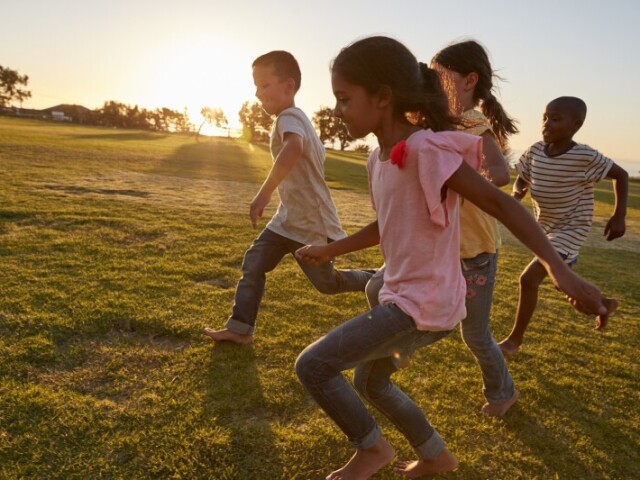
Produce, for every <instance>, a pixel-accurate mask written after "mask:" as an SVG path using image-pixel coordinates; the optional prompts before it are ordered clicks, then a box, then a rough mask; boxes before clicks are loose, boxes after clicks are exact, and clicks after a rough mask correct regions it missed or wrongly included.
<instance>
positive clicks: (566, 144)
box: [547, 138, 576, 155]
mask: <svg viewBox="0 0 640 480" xmlns="http://www.w3.org/2000/svg"><path fill="white" fill-rule="evenodd" d="M575 144H576V142H574V141H573V138H570V139H568V140H562V141H560V142H553V143H549V144H547V153H548V154H549V155H560V154H562V153H565V152H567V151H569V150H570V149H571V148H572V147H573V146H574V145H575Z"/></svg>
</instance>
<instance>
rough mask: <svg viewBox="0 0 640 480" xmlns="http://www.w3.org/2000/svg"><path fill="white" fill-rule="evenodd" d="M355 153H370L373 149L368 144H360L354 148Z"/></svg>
mask: <svg viewBox="0 0 640 480" xmlns="http://www.w3.org/2000/svg"><path fill="white" fill-rule="evenodd" d="M353 151H354V152H358V153H370V152H371V147H370V146H369V145H367V144H366V143H358V144H357V145H356V146H355V147H353Z"/></svg>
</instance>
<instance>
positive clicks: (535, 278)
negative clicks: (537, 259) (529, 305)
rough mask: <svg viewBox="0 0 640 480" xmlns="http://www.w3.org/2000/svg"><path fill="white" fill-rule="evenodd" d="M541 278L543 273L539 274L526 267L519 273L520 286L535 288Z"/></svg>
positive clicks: (540, 281)
mask: <svg viewBox="0 0 640 480" xmlns="http://www.w3.org/2000/svg"><path fill="white" fill-rule="evenodd" d="M543 279H544V275H540V274H539V273H538V272H535V271H532V270H529V269H527V270H525V271H524V272H522V275H520V288H522V289H537V288H538V287H539V286H540V283H542V280H543Z"/></svg>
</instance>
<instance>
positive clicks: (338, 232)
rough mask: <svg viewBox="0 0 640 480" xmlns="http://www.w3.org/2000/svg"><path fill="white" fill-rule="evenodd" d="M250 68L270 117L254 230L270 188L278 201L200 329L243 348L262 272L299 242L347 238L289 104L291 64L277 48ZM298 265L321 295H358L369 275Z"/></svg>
mask: <svg viewBox="0 0 640 480" xmlns="http://www.w3.org/2000/svg"><path fill="white" fill-rule="evenodd" d="M252 67H253V81H254V84H255V86H256V97H258V100H260V102H261V104H262V108H263V109H264V110H265V111H266V112H267V113H268V114H269V115H275V116H276V120H275V122H274V125H273V128H272V131H271V142H270V148H271V155H272V158H273V167H272V168H271V171H270V172H269V175H268V176H267V178H266V180H265V181H264V183H263V184H262V187H261V188H260V190H259V191H258V193H257V195H256V196H255V197H254V199H253V200H252V201H251V205H250V208H249V216H250V218H251V224H252V225H253V228H254V229H255V228H257V226H258V218H259V217H261V216H262V213H263V211H264V208H265V207H266V206H267V205H268V204H269V202H270V201H271V195H272V194H273V192H274V191H275V190H276V188H277V189H278V194H279V196H280V204H279V205H278V210H277V211H276V213H275V215H274V216H273V217H272V218H271V221H270V222H269V223H268V224H267V226H266V228H265V229H264V230H263V231H262V233H261V234H260V235H259V236H258V237H257V238H256V239H255V240H254V241H253V244H252V245H251V247H250V248H249V249H248V250H247V252H246V253H245V256H244V260H243V262H242V278H241V279H240V281H239V282H238V285H237V287H236V294H235V303H234V305H233V310H232V314H231V316H230V317H229V319H228V320H227V322H226V324H225V328H223V329H222V330H214V329H212V328H205V330H204V334H205V335H207V336H209V337H210V338H212V339H213V340H215V341H230V342H234V343H238V344H243V345H249V344H251V343H252V342H253V333H254V329H255V324H256V317H257V315H258V308H259V306H260V302H261V300H262V295H263V293H264V288H265V283H266V273H268V272H270V271H272V270H273V269H274V268H275V267H276V266H277V265H278V263H280V261H281V260H282V258H283V257H284V256H285V255H287V254H293V253H294V252H295V251H296V250H297V249H298V248H300V247H302V246H303V245H306V244H309V243H312V244H320V245H322V244H326V243H327V242H329V241H333V240H337V239H340V238H343V237H345V235H346V234H345V232H344V231H343V230H342V226H341V225H340V221H339V220H338V213H337V211H336V207H335V205H334V203H333V199H332V198H331V194H330V193H329V188H328V187H327V184H326V183H325V180H324V160H325V149H324V146H323V145H322V142H321V141H320V139H319V138H318V134H317V133H316V131H315V129H314V128H313V125H312V124H311V122H310V121H309V118H308V117H307V116H306V115H305V113H304V112H303V111H302V110H300V109H299V108H297V107H296V105H295V95H296V93H297V92H298V89H299V88H300V81H301V74H300V68H299V66H298V62H297V61H296V59H295V58H294V56H293V55H291V54H290V53H289V52H285V51H280V50H276V51H272V52H269V53H266V54H264V55H262V56H260V57H258V58H257V59H256V60H255V61H254V62H253V65H252ZM298 264H299V265H300V268H302V271H303V272H304V273H305V275H306V276H307V278H308V279H309V280H310V281H311V283H312V284H313V286H314V287H316V288H317V289H318V291H320V292H322V293H327V294H335V293H340V292H351V291H364V288H365V285H366V284H367V281H368V280H369V278H370V277H371V275H372V273H373V272H372V271H364V270H363V271H360V270H336V269H335V268H334V267H333V262H329V263H326V264H323V265H316V266H312V265H307V264H304V263H302V262H300V261H298Z"/></svg>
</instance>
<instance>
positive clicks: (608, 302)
mask: <svg viewBox="0 0 640 480" xmlns="http://www.w3.org/2000/svg"><path fill="white" fill-rule="evenodd" d="M602 303H603V304H604V306H605V307H607V313H605V314H603V315H598V316H597V317H596V330H604V328H605V327H606V326H607V324H608V323H609V315H611V314H612V313H613V312H615V311H616V309H617V308H618V301H617V300H616V299H615V298H603V299H602Z"/></svg>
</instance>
